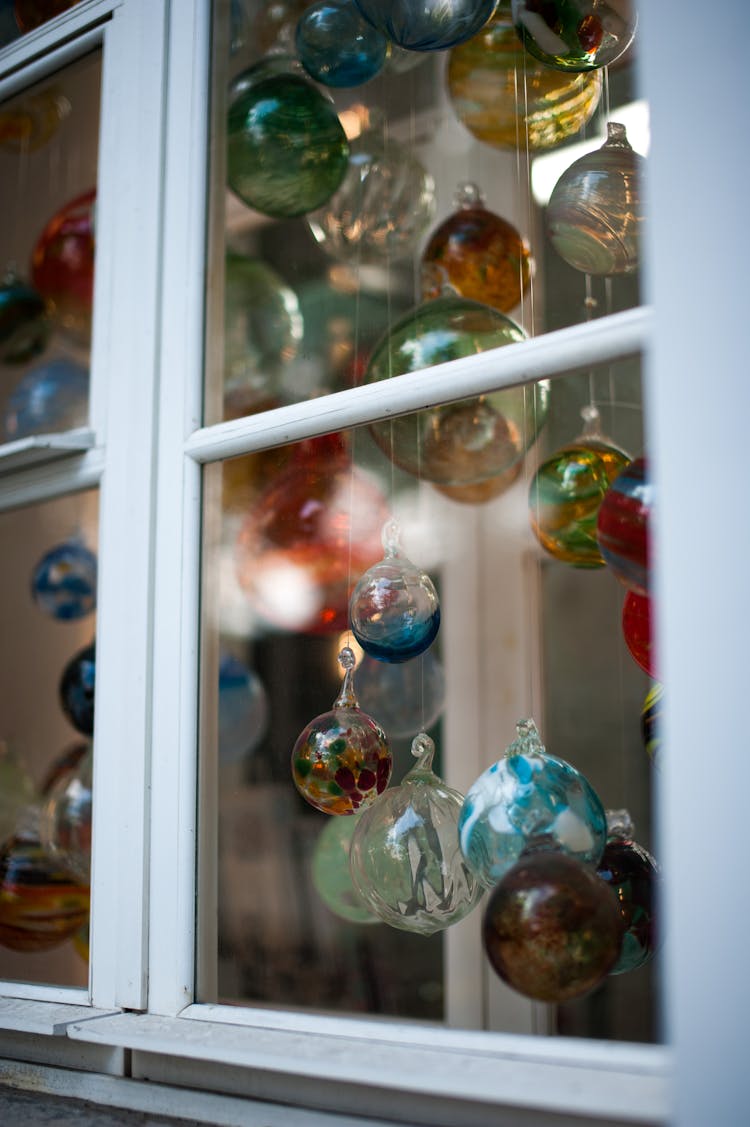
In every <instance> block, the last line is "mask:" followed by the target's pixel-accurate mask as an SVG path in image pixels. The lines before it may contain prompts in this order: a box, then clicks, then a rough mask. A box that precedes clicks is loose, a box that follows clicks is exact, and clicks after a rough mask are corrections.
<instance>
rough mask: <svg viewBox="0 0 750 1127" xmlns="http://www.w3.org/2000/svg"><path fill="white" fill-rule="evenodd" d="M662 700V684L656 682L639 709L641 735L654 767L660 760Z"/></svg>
mask: <svg viewBox="0 0 750 1127" xmlns="http://www.w3.org/2000/svg"><path fill="white" fill-rule="evenodd" d="M663 700H664V686H663V685H660V684H658V682H656V683H654V684H653V685H652V686H651V688H650V689H649V691H648V693H647V694H646V699H645V700H644V702H643V708H642V709H641V735H642V736H643V743H644V745H645V748H646V751H647V752H648V754H649V756H650V758H651V762H652V763H653V765H654V767H658V766H659V763H660V761H661V732H660V730H659V728H660V724H661V710H662V702H663Z"/></svg>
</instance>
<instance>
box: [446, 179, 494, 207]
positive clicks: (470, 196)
mask: <svg viewBox="0 0 750 1127" xmlns="http://www.w3.org/2000/svg"><path fill="white" fill-rule="evenodd" d="M453 206H454V207H468V208H472V207H486V206H487V200H486V198H485V195H484V192H483V191H482V189H481V188H480V187H479V185H478V184H474V183H473V182H472V181H471V180H464V181H462V182H461V183H460V184H459V185H458V187H457V188H456V191H455V193H454V196H453Z"/></svg>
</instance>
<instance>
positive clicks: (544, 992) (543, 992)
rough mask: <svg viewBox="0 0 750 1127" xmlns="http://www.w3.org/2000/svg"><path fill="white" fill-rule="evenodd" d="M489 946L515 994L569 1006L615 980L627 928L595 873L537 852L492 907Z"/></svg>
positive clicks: (504, 884)
mask: <svg viewBox="0 0 750 1127" xmlns="http://www.w3.org/2000/svg"><path fill="white" fill-rule="evenodd" d="M483 939H484V948H485V951H486V952H487V958H488V959H489V961H490V963H491V965H492V967H493V969H494V970H495V971H496V972H497V974H498V975H499V976H500V978H502V979H503V981H504V982H507V984H508V985H509V986H512V987H513V989H514V990H517V991H518V992H519V993H520V994H523V995H525V997H527V998H533V999H534V1000H535V1001H538V1002H565V1001H567V1000H568V999H570V998H578V997H580V996H581V995H582V994H587V993H588V992H589V991H590V990H593V988H594V987H595V986H598V985H599V983H600V982H602V981H603V980H604V978H605V977H606V976H607V975H608V974H609V973H610V971H611V970H612V968H613V967H614V965H615V963H616V962H617V959H618V958H619V955H620V946H621V942H622V922H621V919H620V915H619V912H618V909H617V903H616V901H615V898H614V897H613V896H612V894H611V893H610V891H609V889H608V888H607V887H606V885H605V884H604V883H603V882H602V881H601V880H600V879H599V877H598V876H597V875H596V873H595V872H594V871H593V869H591V868H589V867H588V866H587V865H583V864H581V862H580V861H577V860H575V858H573V857H569V856H567V855H566V854H565V853H559V852H557V851H555V850H553V849H539V850H537V849H533V848H532V849H531V850H530V851H529V852H528V853H526V854H525V855H524V856H523V857H521V858H520V860H518V861H517V862H516V864H515V865H514V866H513V868H512V869H511V870H510V871H509V872H508V873H506V875H505V876H504V877H503V879H502V880H501V882H500V883H499V884H498V886H497V888H496V889H495V890H494V892H493V893H492V896H491V897H490V899H489V901H488V902H487V908H486V910H485V914H484V922H483Z"/></svg>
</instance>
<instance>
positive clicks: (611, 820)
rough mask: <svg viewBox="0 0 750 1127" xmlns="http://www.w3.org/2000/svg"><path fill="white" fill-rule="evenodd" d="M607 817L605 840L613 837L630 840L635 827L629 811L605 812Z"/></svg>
mask: <svg viewBox="0 0 750 1127" xmlns="http://www.w3.org/2000/svg"><path fill="white" fill-rule="evenodd" d="M605 813H606V815H607V839H609V838H613V837H621V838H632V836H633V834H634V833H635V826H634V825H633V819H632V818H631V817H630V811H629V810H625V809H624V808H623V809H622V810H606V811H605Z"/></svg>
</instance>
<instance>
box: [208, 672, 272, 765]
mask: <svg viewBox="0 0 750 1127" xmlns="http://www.w3.org/2000/svg"><path fill="white" fill-rule="evenodd" d="M268 720H269V707H268V695H267V693H266V690H265V689H264V687H263V682H262V681H261V679H260V677H258V675H257V673H255V672H254V671H253V670H252V669H248V667H247V666H246V665H245V663H244V662H243V661H240V660H239V658H236V657H235V656H234V655H233V654H229V653H224V654H222V655H221V658H220V660H219V759H220V761H221V762H222V763H236V762H238V761H239V760H240V759H242V758H243V757H244V756H245V755H249V754H250V753H251V752H252V751H254V750H255V748H256V747H257V746H258V744H259V743H260V742H261V740H262V739H263V737H264V736H265V734H266V732H267V731H268Z"/></svg>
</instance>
